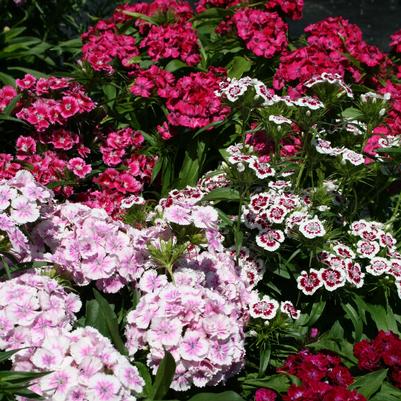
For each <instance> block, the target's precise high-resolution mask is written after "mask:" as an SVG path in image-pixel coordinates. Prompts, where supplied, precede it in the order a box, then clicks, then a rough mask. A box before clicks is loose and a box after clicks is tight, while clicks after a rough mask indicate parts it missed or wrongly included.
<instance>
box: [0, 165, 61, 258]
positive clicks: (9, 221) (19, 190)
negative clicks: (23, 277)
mask: <svg viewBox="0 0 401 401" xmlns="http://www.w3.org/2000/svg"><path fill="white" fill-rule="evenodd" d="M52 200H53V192H52V191H50V190H49V189H47V188H46V187H45V186H43V185H40V184H38V183H37V182H36V181H35V179H34V178H33V176H32V174H31V173H30V172H28V171H27V170H21V171H18V172H17V174H16V175H15V177H14V178H11V179H9V180H2V181H0V231H1V232H2V233H5V234H6V235H7V239H8V241H9V250H8V252H9V253H11V254H12V255H13V256H14V257H16V258H17V259H18V260H19V261H21V262H27V261H30V260H31V256H32V251H33V249H32V247H31V244H30V242H29V240H28V238H27V236H26V235H25V234H24V232H23V230H22V228H23V226H25V225H26V224H30V223H34V222H36V221H38V220H39V218H40V217H41V215H42V214H43V213H45V209H46V207H48V206H49V205H50V204H51V202H52Z"/></svg>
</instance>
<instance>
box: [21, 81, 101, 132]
mask: <svg viewBox="0 0 401 401" xmlns="http://www.w3.org/2000/svg"><path fill="white" fill-rule="evenodd" d="M16 84H17V87H18V89H19V93H20V94H21V95H22V96H23V98H22V100H21V102H20V105H19V107H18V109H19V111H18V112H17V113H16V117H17V118H19V119H21V120H24V121H26V122H28V123H29V124H31V125H32V126H33V127H34V128H35V129H36V130H37V131H38V132H42V131H45V130H46V129H48V128H49V127H51V126H55V125H64V124H66V122H67V120H69V119H70V118H72V117H74V116H76V115H79V114H83V113H87V112H89V111H91V110H93V109H94V107H95V103H94V102H93V101H92V100H91V99H90V98H89V97H88V96H87V95H86V93H85V91H84V88H83V87H82V86H81V85H79V84H78V83H76V82H74V81H71V80H69V79H67V78H56V77H49V78H39V79H36V78H35V77H33V76H32V75H30V74H27V75H25V76H24V78H22V79H17V81H16Z"/></svg>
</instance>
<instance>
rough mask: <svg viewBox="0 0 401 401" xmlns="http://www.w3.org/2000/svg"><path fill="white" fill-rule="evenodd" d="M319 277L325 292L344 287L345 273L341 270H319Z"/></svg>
mask: <svg viewBox="0 0 401 401" xmlns="http://www.w3.org/2000/svg"><path fill="white" fill-rule="evenodd" d="M319 275H320V278H321V279H322V281H323V285H324V288H326V290H327V291H334V290H336V289H337V288H340V287H343V286H344V285H345V272H344V271H343V270H334V269H320V270H319Z"/></svg>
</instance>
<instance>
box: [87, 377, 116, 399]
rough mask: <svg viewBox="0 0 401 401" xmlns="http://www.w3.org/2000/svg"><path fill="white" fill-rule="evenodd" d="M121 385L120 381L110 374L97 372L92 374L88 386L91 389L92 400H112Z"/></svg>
mask: <svg viewBox="0 0 401 401" xmlns="http://www.w3.org/2000/svg"><path fill="white" fill-rule="evenodd" d="M120 387H121V384H120V382H119V381H118V380H117V379H116V378H115V377H114V376H111V375H106V374H104V373H98V374H96V375H95V376H93V377H92V378H91V380H90V382H89V388H91V389H92V391H93V395H94V397H93V398H92V399H93V400H94V401H95V400H99V401H114V400H115V396H116V394H117V393H118V391H119V389H120Z"/></svg>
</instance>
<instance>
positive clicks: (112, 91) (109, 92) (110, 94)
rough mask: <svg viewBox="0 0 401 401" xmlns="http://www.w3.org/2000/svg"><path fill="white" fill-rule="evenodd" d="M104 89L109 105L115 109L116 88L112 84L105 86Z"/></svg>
mask: <svg viewBox="0 0 401 401" xmlns="http://www.w3.org/2000/svg"><path fill="white" fill-rule="evenodd" d="M102 89H103V93H104V94H105V95H106V99H107V105H108V106H109V107H113V105H114V102H115V100H116V94H117V90H116V87H115V86H114V85H112V84H104V85H103V86H102Z"/></svg>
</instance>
